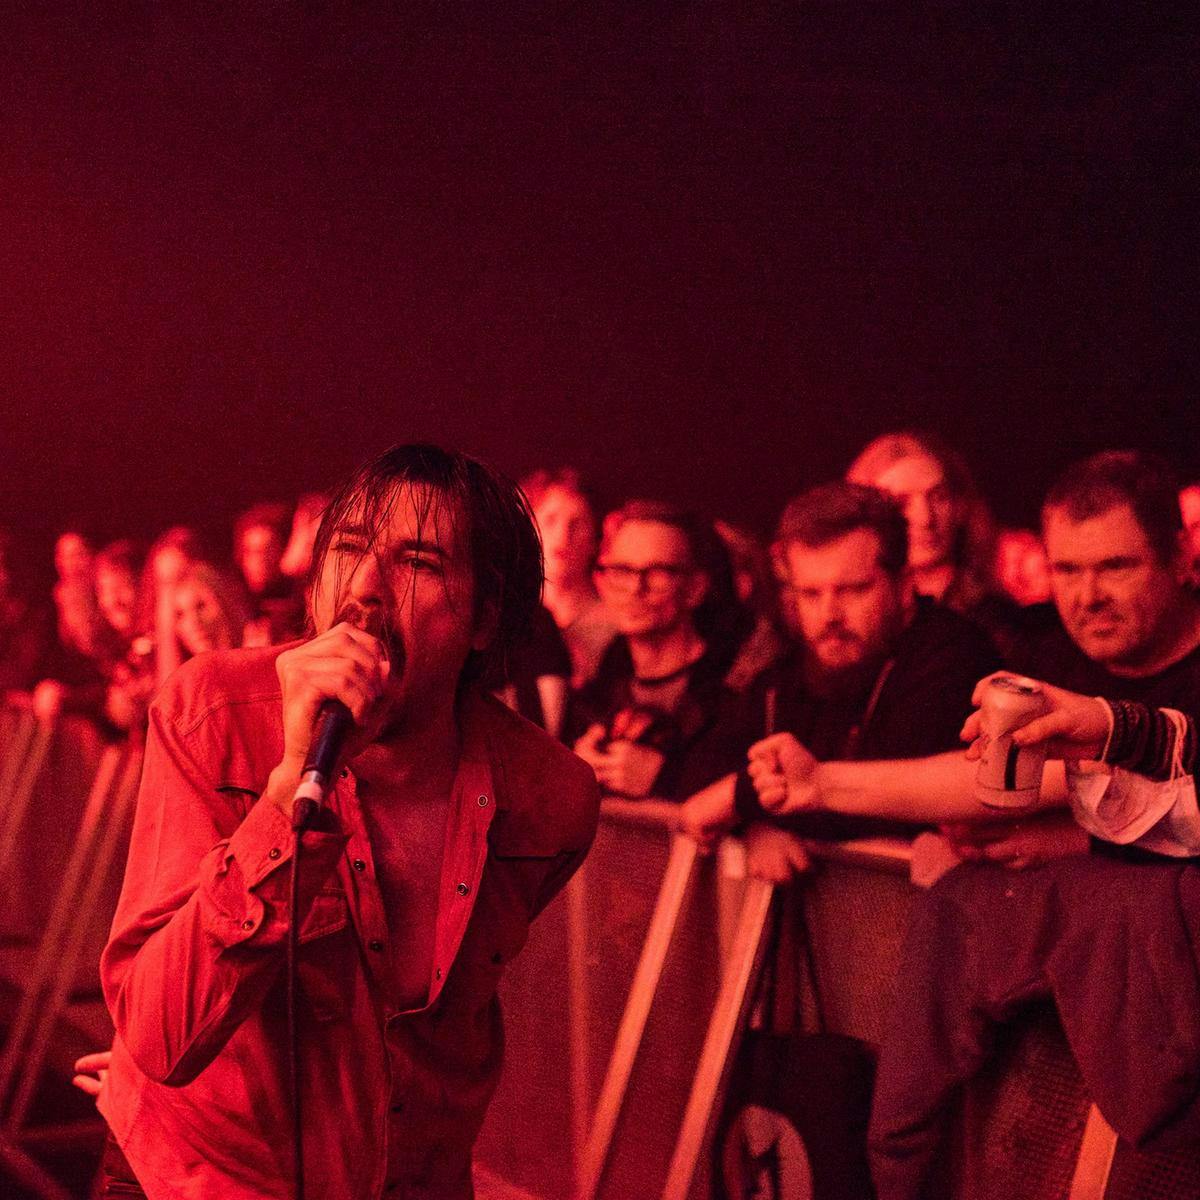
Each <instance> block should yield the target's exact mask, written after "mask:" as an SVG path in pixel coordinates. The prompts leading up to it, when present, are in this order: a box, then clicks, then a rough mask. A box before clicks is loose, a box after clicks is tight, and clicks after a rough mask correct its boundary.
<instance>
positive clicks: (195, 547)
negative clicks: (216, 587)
mask: <svg viewBox="0 0 1200 1200" xmlns="http://www.w3.org/2000/svg"><path fill="white" fill-rule="evenodd" d="M203 557H204V554H203V551H202V549H201V545H200V537H199V534H197V533H196V531H195V530H194V529H189V528H188V527H187V526H186V525H174V526H172V527H171V528H170V529H168V530H167V531H166V533H164V534H162V535H161V536H160V537H158V538H157V539H156V540H155V542H154V544H153V545H152V546H151V547H150V551H149V553H148V554H147V555H146V563H145V566H144V567H143V568H142V579H141V583H140V585H139V586H138V606H139V613H138V620H137V626H138V633H139V634H140V635H144V636H147V637H150V638H152V639H153V641H154V659H155V667H154V677H155V681H156V682H157V683H159V684H161V683H163V681H164V680H166V678H167V676H169V675H170V674H171V673H172V672H173V671H174V670H175V668H176V667H177V666H179V664H180V663H181V662H183V659H184V654H183V651H182V649H181V647H180V645H179V642H178V640H177V638H176V636H175V585H176V584H177V583H178V582H179V579H180V577H181V576H182V575H183V572H184V570H185V568H186V567H187V566H188V565H189V564H190V563H192V562H198V561H200V560H201V559H203Z"/></svg>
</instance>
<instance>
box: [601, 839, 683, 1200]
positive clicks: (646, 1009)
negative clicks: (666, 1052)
mask: <svg viewBox="0 0 1200 1200" xmlns="http://www.w3.org/2000/svg"><path fill="white" fill-rule="evenodd" d="M696 856H697V848H696V843H695V842H694V841H692V839H691V838H687V837H683V836H681V835H678V834H677V835H675V837H673V838H672V841H671V856H670V858H669V859H668V861H667V869H666V872H665V874H664V875H663V881H662V886H661V888H660V889H659V893H658V900H657V901H656V902H655V905H654V913H653V915H652V916H651V918H650V928H649V930H648V931H647V933H646V941H645V942H644V943H643V945H642V954H641V957H640V958H639V959H638V965H637V970H636V972H635V973H634V976H633V983H632V985H631V986H630V989H629V999H628V1001H627V1002H626V1004H625V1011H624V1013H623V1014H622V1015H621V1024H620V1026H619V1027H618V1029H617V1039H616V1042H615V1044H614V1046H613V1053H612V1057H611V1058H610V1059H609V1062H608V1070H607V1072H606V1073H605V1076H604V1084H603V1086H602V1087H601V1089H600V1098H599V1100H598V1101H597V1104H596V1116H595V1119H594V1121H593V1122H592V1130H591V1134H590V1136H589V1137H588V1141H587V1145H586V1146H585V1147H584V1152H583V1158H582V1160H581V1162H580V1169H579V1181H580V1182H579V1191H578V1200H595V1196H596V1194H597V1192H598V1191H599V1189H600V1182H601V1180H602V1178H603V1176H604V1168H605V1166H606V1164H607V1162H608V1155H609V1150H610V1148H611V1146H612V1139H613V1133H614V1132H615V1130H616V1127H617V1119H618V1118H619V1117H620V1115H621V1105H622V1104H623V1103H624V1100H625V1093H626V1091H627V1090H628V1087H629V1077H630V1075H631V1074H632V1072H633V1064H634V1060H635V1059H636V1058H637V1053H638V1049H639V1047H640V1046H641V1042H642V1035H643V1034H644V1033H645V1030H646V1021H647V1018H648V1017H649V1016H650V1005H651V1003H652V1002H653V1000H654V993H655V991H656V990H657V988H658V981H659V979H660V978H661V977H662V970H663V964H664V963H665V962H666V958H667V951H668V950H669V949H670V946H671V938H672V935H673V934H674V932H675V925H676V922H677V921H678V919H679V913H680V911H681V909H682V908H683V902H684V898H685V897H686V895H687V889H688V885H689V884H690V883H691V880H692V874H693V871H694V868H695V866H696Z"/></svg>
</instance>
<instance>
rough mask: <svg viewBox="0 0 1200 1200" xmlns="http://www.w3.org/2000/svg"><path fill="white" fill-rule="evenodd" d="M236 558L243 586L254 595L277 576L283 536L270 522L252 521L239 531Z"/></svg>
mask: <svg viewBox="0 0 1200 1200" xmlns="http://www.w3.org/2000/svg"><path fill="white" fill-rule="evenodd" d="M236 558H237V563H238V566H239V567H240V568H241V572H242V578H243V579H244V580H245V581H246V587H248V588H249V589H250V592H251V594H252V595H256V596H257V595H259V594H260V593H262V592H265V591H266V590H267V588H269V587H270V586H271V584H273V583H275V582H276V580H278V579H279V578H280V576H281V571H280V566H279V564H280V562H281V561H282V559H283V538H282V537H281V536H280V534H279V531H278V530H277V529H274V528H272V527H271V526H270V525H252V526H250V528H249V529H246V530H243V532H242V535H241V539H240V543H239V545H238V547H237V554H236Z"/></svg>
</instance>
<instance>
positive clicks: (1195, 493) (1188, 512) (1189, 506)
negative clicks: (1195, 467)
mask: <svg viewBox="0 0 1200 1200" xmlns="http://www.w3.org/2000/svg"><path fill="white" fill-rule="evenodd" d="M1179 512H1180V515H1181V516H1182V517H1183V527H1184V528H1185V529H1195V528H1196V526H1198V525H1200V483H1190V484H1188V486H1187V487H1185V488H1180V490H1179Z"/></svg>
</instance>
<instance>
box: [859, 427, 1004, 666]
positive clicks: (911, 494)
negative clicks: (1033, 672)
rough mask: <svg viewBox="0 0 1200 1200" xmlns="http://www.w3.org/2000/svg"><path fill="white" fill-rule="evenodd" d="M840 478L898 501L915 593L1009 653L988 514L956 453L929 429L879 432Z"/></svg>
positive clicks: (982, 500) (990, 517) (965, 465)
mask: <svg viewBox="0 0 1200 1200" xmlns="http://www.w3.org/2000/svg"><path fill="white" fill-rule="evenodd" d="M846 479H847V480H848V481H849V482H850V483H863V484H867V485H868V486H869V487H876V488H879V489H880V490H881V491H885V492H888V493H889V494H891V495H893V496H895V497H896V499H897V500H899V501H900V504H901V506H902V507H903V509H904V516H905V518H906V519H907V521H908V566H909V571H910V572H911V574H912V579H913V583H914V584H915V586H916V589H917V591H918V592H919V593H920V594H921V595H923V596H931V597H932V598H933V599H934V600H938V601H940V602H941V603H942V604H945V605H946V606H947V607H948V608H952V609H954V611H955V612H959V613H962V614H964V615H965V616H969V617H972V618H973V619H975V620H976V621H978V622H979V624H981V625H982V626H983V627H984V628H985V629H986V630H987V631H988V633H989V634H991V636H992V639H993V641H995V643H996V645H997V647H998V648H999V649H1000V650H1001V651H1007V649H1008V647H1009V646H1010V645H1011V643H1012V641H1013V638H1014V637H1015V636H1016V633H1017V632H1018V628H1019V624H1020V620H1019V613H1018V610H1017V608H1016V606H1015V605H1013V604H1012V603H1011V601H1009V600H1008V599H1007V598H1006V597H1005V596H1004V595H1003V593H1002V589H1001V588H1000V586H999V584H998V583H997V582H996V579H995V576H994V574H993V566H994V562H995V555H994V550H993V543H994V540H995V530H994V527H993V523H992V516H991V513H990V512H989V510H988V506H987V503H986V502H985V501H984V499H983V496H982V495H981V493H980V491H979V488H978V487H977V486H976V484H975V480H974V478H973V477H972V476H971V473H970V471H969V470H968V468H967V464H966V462H965V461H964V459H963V458H962V456H961V455H960V454H958V453H957V452H956V451H954V450H952V449H951V448H950V447H949V446H947V445H946V444H945V443H944V442H942V440H941V439H940V438H938V437H936V436H935V435H934V434H931V433H923V432H922V433H917V432H913V431H904V432H900V433H885V434H883V435H881V436H880V437H877V438H876V439H875V440H874V441H873V442H870V443H868V445H867V446H866V448H865V449H864V450H863V451H862V452H861V453H860V454H859V455H858V457H857V458H856V459H855V460H854V461H853V462H852V463H851V464H850V467H849V469H848V470H847V471H846Z"/></svg>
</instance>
